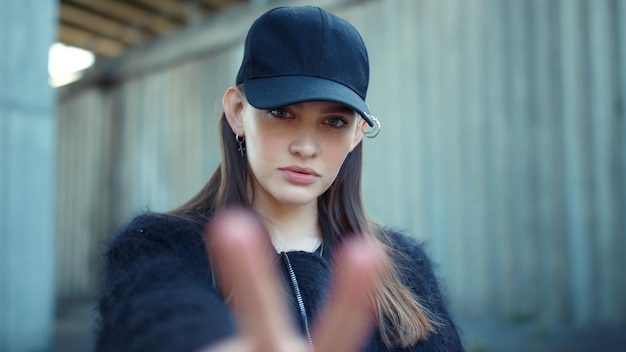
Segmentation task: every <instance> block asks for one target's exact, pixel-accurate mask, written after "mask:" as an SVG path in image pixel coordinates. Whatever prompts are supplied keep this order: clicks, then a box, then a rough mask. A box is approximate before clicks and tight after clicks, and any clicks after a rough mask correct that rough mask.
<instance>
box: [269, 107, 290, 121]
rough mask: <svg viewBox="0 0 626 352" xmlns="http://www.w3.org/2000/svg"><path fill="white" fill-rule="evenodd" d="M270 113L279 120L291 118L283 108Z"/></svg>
mask: <svg viewBox="0 0 626 352" xmlns="http://www.w3.org/2000/svg"><path fill="white" fill-rule="evenodd" d="M270 113H271V114H272V115H273V116H274V117H277V118H279V119H287V118H290V117H291V113H290V112H289V110H287V109H285V108H278V109H274V110H272V111H271V112H270Z"/></svg>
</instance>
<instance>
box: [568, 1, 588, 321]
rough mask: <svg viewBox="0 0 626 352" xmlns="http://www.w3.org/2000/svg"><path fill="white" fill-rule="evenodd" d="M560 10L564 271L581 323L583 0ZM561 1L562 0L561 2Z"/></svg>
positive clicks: (584, 270)
mask: <svg viewBox="0 0 626 352" xmlns="http://www.w3.org/2000/svg"><path fill="white" fill-rule="evenodd" d="M568 3H569V4H570V5H569V6H563V8H562V10H561V12H560V15H561V21H560V22H561V31H560V34H561V41H560V42H561V51H562V55H561V70H562V74H561V77H562V79H563V81H562V83H561V86H562V88H561V89H562V93H561V94H562V96H563V98H562V104H563V108H562V111H563V131H564V143H565V148H564V150H565V160H564V161H565V165H564V168H565V197H566V203H565V204H566V218H567V228H568V232H569V233H570V237H569V240H568V241H567V245H568V247H569V249H570V258H571V262H570V266H569V270H570V272H569V275H571V280H572V287H571V291H570V293H571V295H572V301H573V306H572V308H573V319H574V321H575V322H578V323H582V322H586V321H590V320H591V318H592V314H593V313H592V311H593V308H592V307H593V300H592V299H593V297H592V290H593V287H594V282H593V281H592V280H593V278H592V261H593V259H592V258H593V253H592V250H591V249H592V248H593V244H592V234H593V229H592V225H591V223H592V216H591V211H590V210H589V204H591V190H590V187H589V186H590V174H589V172H588V170H591V165H590V155H589V147H588V140H589V138H588V128H587V124H588V118H587V117H588V100H587V96H586V92H585V87H587V81H586V78H587V76H588V74H587V69H586V67H587V60H586V53H587V48H586V44H587V41H586V40H585V39H586V35H585V34H586V31H585V24H586V19H585V17H584V13H585V9H586V6H585V5H586V3H587V2H584V1H568ZM561 4H563V3H561Z"/></svg>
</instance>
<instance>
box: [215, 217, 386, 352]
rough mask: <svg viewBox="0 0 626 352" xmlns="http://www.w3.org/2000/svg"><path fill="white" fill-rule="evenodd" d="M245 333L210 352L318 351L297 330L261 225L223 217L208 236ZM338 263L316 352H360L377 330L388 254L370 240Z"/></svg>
mask: <svg viewBox="0 0 626 352" xmlns="http://www.w3.org/2000/svg"><path fill="white" fill-rule="evenodd" d="M205 240H206V241H207V242H208V246H207V247H208V248H210V255H211V258H212V260H213V263H214V264H215V267H216V269H217V270H216V272H217V275H218V278H219V281H220V284H221V287H222V289H223V291H222V292H224V294H225V296H228V295H229V293H230V295H232V296H231V300H230V301H229V304H230V305H231V307H232V308H233V311H234V313H235V315H236V317H237V320H238V323H239V327H240V330H239V331H240V333H239V335H238V336H236V337H235V338H233V339H230V340H227V341H224V342H222V343H219V344H218V345H215V346H210V347H208V348H207V349H205V350H204V352H231V351H233V352H234V351H237V352H257V351H276V352H282V351H284V352H299V351H302V352H304V351H311V350H312V348H311V347H310V346H309V345H308V343H307V342H306V340H305V339H304V338H302V337H301V336H300V335H299V334H298V333H297V332H296V328H295V327H294V326H293V324H292V322H291V319H290V315H289V312H288V308H287V306H286V304H285V299H284V298H283V296H282V295H283V293H282V292H281V290H280V287H282V286H281V283H280V279H279V276H278V273H277V270H276V268H275V267H274V264H273V259H272V258H273V257H275V251H274V249H273V247H272V246H271V243H270V241H269V239H268V237H267V235H266V234H265V232H264V229H263V227H262V226H261V225H260V224H259V222H258V221H257V219H256V218H255V217H254V216H252V215H251V214H249V213H247V212H246V211H244V210H240V209H236V210H229V211H225V212H222V213H220V214H218V215H217V216H216V217H215V218H214V220H213V221H212V222H211V224H210V226H209V227H208V228H207V231H206V233H205ZM347 242H348V243H346V244H345V245H343V246H342V247H340V248H338V252H337V254H336V256H335V258H336V261H335V270H334V272H335V275H334V277H333V281H332V287H331V294H330V298H329V300H328V302H327V303H326V305H325V307H324V309H323V311H322V314H320V318H319V319H318V320H317V321H316V323H315V324H314V325H313V330H312V335H313V345H314V347H315V351H317V352H326V351H337V352H342V351H346V352H347V351H355V350H358V349H359V347H360V346H361V344H362V342H363V340H364V338H365V337H366V336H367V335H368V333H369V331H370V329H371V327H372V326H373V313H374V309H373V303H372V302H373V300H372V297H373V293H374V292H375V285H376V283H377V281H378V279H379V278H380V275H381V272H382V271H383V269H384V267H385V258H386V256H385V255H384V251H383V250H382V249H381V248H380V247H379V246H377V245H375V244H372V243H370V242H368V241H366V240H364V239H354V240H349V241H347Z"/></svg>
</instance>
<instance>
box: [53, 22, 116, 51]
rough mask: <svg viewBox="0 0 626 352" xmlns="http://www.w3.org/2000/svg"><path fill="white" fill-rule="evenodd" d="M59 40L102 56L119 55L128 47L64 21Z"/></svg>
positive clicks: (60, 26) (60, 25) (60, 27)
mask: <svg viewBox="0 0 626 352" xmlns="http://www.w3.org/2000/svg"><path fill="white" fill-rule="evenodd" d="M59 41H61V42H62V43H64V44H67V45H72V46H76V47H79V48H83V49H85V50H89V51H92V52H94V53H96V54H97V55H102V56H117V55H119V54H121V53H122V52H124V50H125V49H126V46H124V45H123V44H122V43H120V42H118V41H115V40H113V39H110V38H106V37H99V36H97V35H95V34H94V33H92V32H89V31H86V30H84V29H81V28H77V27H73V26H71V25H69V24H64V23H60V24H59Z"/></svg>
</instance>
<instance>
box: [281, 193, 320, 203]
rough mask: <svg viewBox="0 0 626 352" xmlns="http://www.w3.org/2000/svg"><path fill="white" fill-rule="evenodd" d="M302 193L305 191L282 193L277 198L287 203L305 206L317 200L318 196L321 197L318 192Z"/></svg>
mask: <svg viewBox="0 0 626 352" xmlns="http://www.w3.org/2000/svg"><path fill="white" fill-rule="evenodd" d="M302 193H303V192H294V193H289V194H281V195H277V197H275V198H276V200H278V201H279V202H281V203H283V204H285V205H291V206H303V205H307V204H310V203H311V202H315V201H317V198H318V197H319V195H318V194H317V193H315V194H313V193H309V192H307V194H302Z"/></svg>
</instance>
